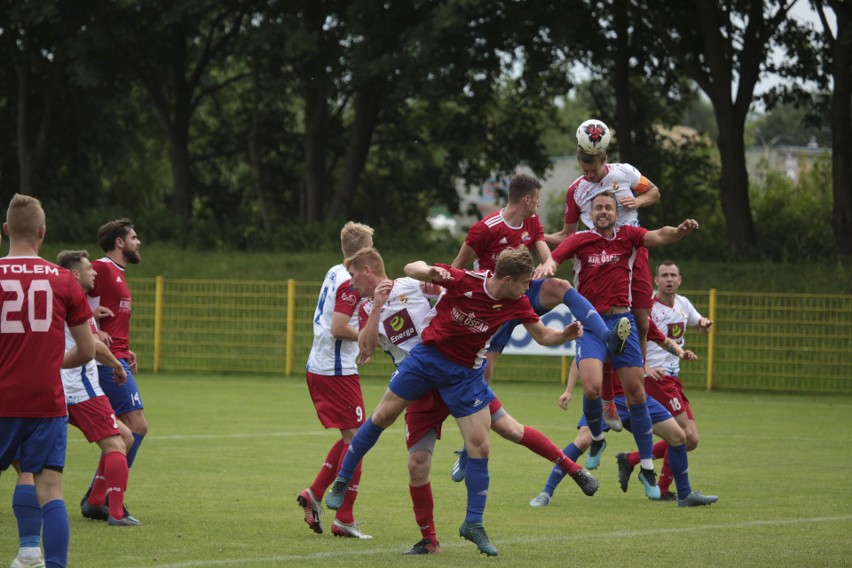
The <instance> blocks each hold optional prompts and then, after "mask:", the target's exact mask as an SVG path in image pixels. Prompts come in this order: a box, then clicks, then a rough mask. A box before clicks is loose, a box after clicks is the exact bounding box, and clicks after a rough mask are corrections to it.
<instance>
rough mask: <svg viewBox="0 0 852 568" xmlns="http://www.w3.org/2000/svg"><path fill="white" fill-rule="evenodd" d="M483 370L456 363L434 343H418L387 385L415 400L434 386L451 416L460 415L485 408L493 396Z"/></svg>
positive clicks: (404, 396)
mask: <svg viewBox="0 0 852 568" xmlns="http://www.w3.org/2000/svg"><path fill="white" fill-rule="evenodd" d="M484 370H485V367H480V368H479V369H471V368H469V367H465V366H463V365H459V364H458V363H455V362H453V361H450V360H449V359H447V358H446V357H444V356H443V355H442V354H441V352H440V351H438V349H436V348H435V347H433V346H431V345H423V344H422V343H421V344H420V345H418V346H417V347H415V348H414V349H412V350H411V353H409V354H408V356H407V357H406V358H405V359H403V360H402V363H400V365H399V367H398V368H397V369H396V371H394V372H393V374H392V375H391V379H390V385H389V386H388V388H389V389H390V390H391V392H392V393H394V394H395V395H397V396H398V397H400V398H404V399H405V400H417V399H418V398H420V397H421V396H423V395H424V394H426V393H427V392H428V391H429V390H431V389H433V388H435V387H437V388H438V392H440V393H441V398H442V399H444V403H445V404H446V405H447V408H449V409H450V413H451V414H452V415H453V417H455V418H461V417H462V416H469V415H471V414H475V413H476V412H479V411H480V410H482V409H483V408H486V407H487V406H488V404H489V403H490V402H491V401H492V400H494V398H495V395H494V392H493V391H492V390H491V388H490V387H489V386H488V383H486V382H485V374H484Z"/></svg>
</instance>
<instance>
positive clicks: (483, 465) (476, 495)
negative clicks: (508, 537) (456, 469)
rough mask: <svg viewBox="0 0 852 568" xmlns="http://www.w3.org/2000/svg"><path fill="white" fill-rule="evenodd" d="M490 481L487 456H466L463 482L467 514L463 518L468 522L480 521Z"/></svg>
mask: <svg viewBox="0 0 852 568" xmlns="http://www.w3.org/2000/svg"><path fill="white" fill-rule="evenodd" d="M490 481H491V478H490V477H489V475H488V458H480V459H477V458H472V457H470V456H468V458H467V470H466V471H465V475H464V484H465V485H466V486H467V515H465V518H464V520H465V521H467V522H468V523H481V522H482V514H483V513H485V501H486V500H487V499H488V485H489V483H490Z"/></svg>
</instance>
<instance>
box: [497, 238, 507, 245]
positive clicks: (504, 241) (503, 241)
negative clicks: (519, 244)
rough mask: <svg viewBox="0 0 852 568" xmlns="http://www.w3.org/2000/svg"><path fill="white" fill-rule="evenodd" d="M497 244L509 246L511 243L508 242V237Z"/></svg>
mask: <svg viewBox="0 0 852 568" xmlns="http://www.w3.org/2000/svg"><path fill="white" fill-rule="evenodd" d="M497 242H498V243H500V244H501V245H508V244H509V241H507V240H506V237H503V238H502V239H500V240H499V241H497Z"/></svg>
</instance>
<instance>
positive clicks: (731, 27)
mask: <svg viewBox="0 0 852 568" xmlns="http://www.w3.org/2000/svg"><path fill="white" fill-rule="evenodd" d="M795 2H796V0H792V1H786V0H761V1H757V0H753V1H743V0H722V1H716V0H696V1H695V2H678V3H671V2H665V1H663V0H655V1H653V2H651V3H649V5H647V8H648V9H646V10H644V11H642V12H640V14H641V24H642V25H644V26H646V27H647V28H648V29H651V30H654V32H655V36H656V38H657V39H658V40H659V42H660V44H661V45H663V46H664V47H665V48H666V50H667V51H668V52H669V53H671V54H672V56H673V57H674V59H675V60H676V61H677V66H678V67H680V69H681V70H682V72H684V73H685V74H686V75H687V76H688V77H690V78H691V79H692V80H693V81H695V82H696V84H698V86H699V88H701V90H702V91H704V93H705V94H706V95H707V96H708V97H709V98H710V101H711V103H712V104H713V110H714V113H715V116H716V123H717V125H718V127H719V136H718V138H717V141H716V142H717V146H718V148H719V154H720V157H721V164H722V172H721V187H720V197H721V203H722V209H723V211H724V213H725V218H726V220H727V238H728V243H729V244H730V245H732V246H734V247H735V248H736V249H739V250H744V249H747V248H749V247H751V246H753V245H754V244H755V241H756V235H755V228H754V221H753V219H752V215H751V205H750V203H749V195H748V187H749V186H748V172H747V170H746V163H745V143H744V135H745V121H746V117H747V115H748V111H749V108H750V106H751V104H752V102H753V100H754V90H755V85H756V84H757V82H758V80H759V79H760V77H761V74H762V73H763V72H767V71H771V70H775V66H774V65H773V64H771V63H770V62H769V60H768V57H767V54H768V52H769V50H770V48H771V47H772V46H774V45H776V44H778V43H779V42H780V41H781V39H782V38H783V35H784V33H785V32H786V30H787V29H789V28H791V27H795V26H796V25H795V23H794V22H792V21H790V20H789V19H788V18H787V13H788V12H789V10H790V8H791V7H792V5H793V4H795ZM782 65H783V64H782ZM732 85H736V87H735V89H734V90H733V93H732Z"/></svg>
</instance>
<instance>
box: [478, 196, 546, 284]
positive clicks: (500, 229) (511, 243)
mask: <svg viewBox="0 0 852 568" xmlns="http://www.w3.org/2000/svg"><path fill="white" fill-rule="evenodd" d="M543 240H544V229H542V227H541V221H540V220H539V218H538V215H533V216H532V217H530V218H528V219H525V220H524V222H523V224H521V225H520V226H519V227H512V226H510V225H509V224H507V223H506V221H505V219H503V211H502V210H500V211H495V212H494V213H492V214H491V215H488V216H487V217H486V218H485V219H482V220H481V221H477V222H476V223H474V224H473V226H472V227H471V228H470V230H468V232H467V237H465V240H464V244H466V245H467V246H469V247H470V248H472V249H473V250H474V252H476V269H477V270H490V271H491V272H494V267H495V265H496V264H497V257H498V256H500V253H501V252H503V249H507V248H517V247H519V246H525V247H527V248H528V249H530V252H535V243H537V242H538V241H543Z"/></svg>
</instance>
